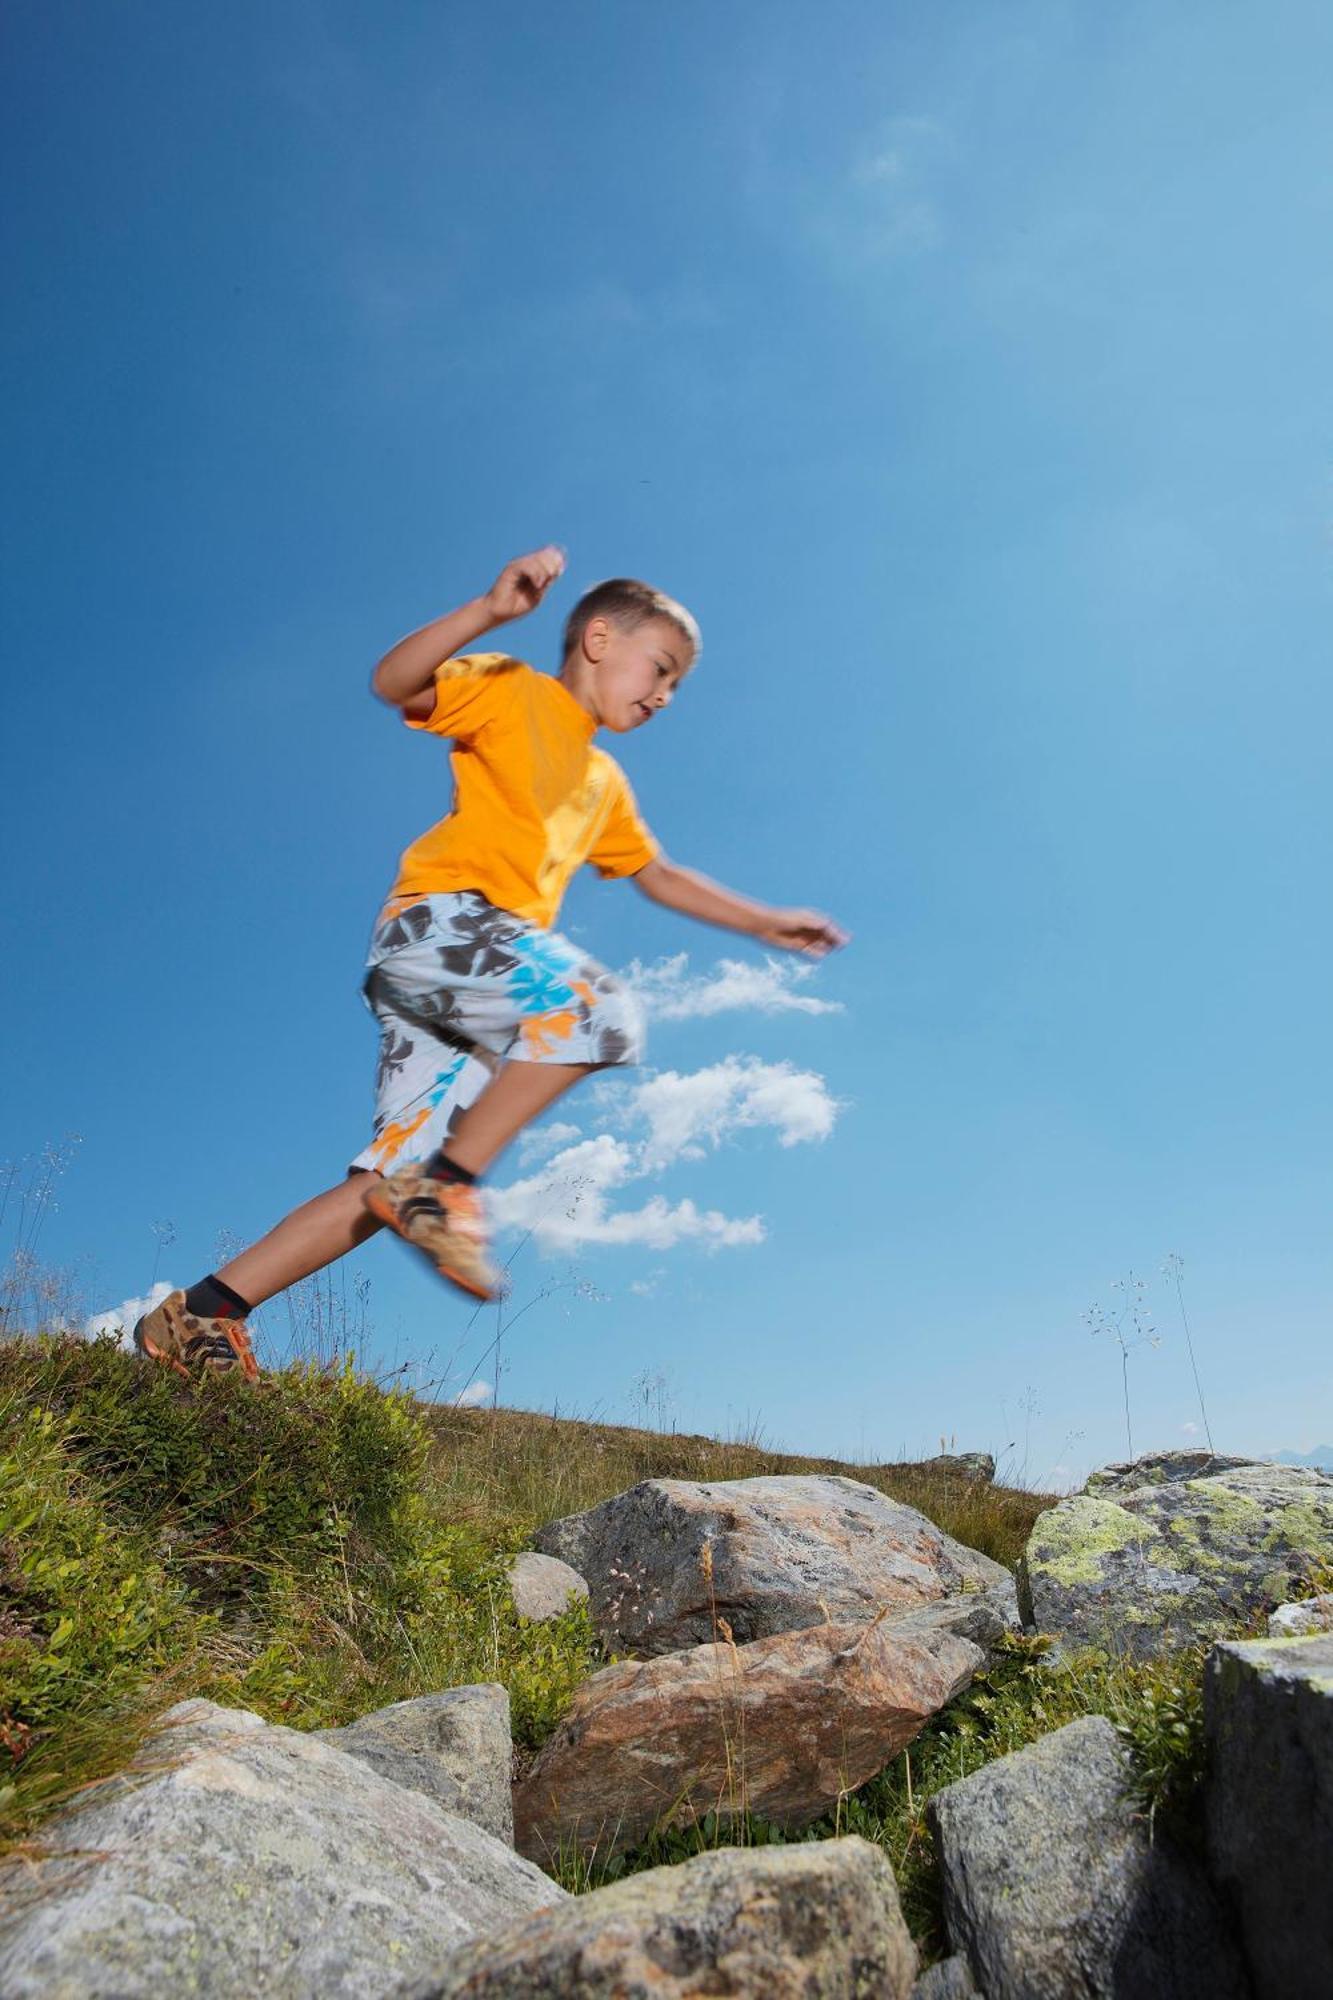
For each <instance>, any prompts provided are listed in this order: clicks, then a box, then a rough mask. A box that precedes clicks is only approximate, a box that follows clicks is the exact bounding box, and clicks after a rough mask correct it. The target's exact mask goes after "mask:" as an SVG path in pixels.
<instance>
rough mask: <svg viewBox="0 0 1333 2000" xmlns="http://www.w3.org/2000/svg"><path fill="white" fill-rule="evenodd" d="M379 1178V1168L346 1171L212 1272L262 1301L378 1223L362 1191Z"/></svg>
mask: <svg viewBox="0 0 1333 2000" xmlns="http://www.w3.org/2000/svg"><path fill="white" fill-rule="evenodd" d="M378 1179H379V1175H378V1174H364V1173H359V1174H349V1175H348V1177H347V1179H346V1180H345V1181H339V1183H338V1185H337V1186H336V1187H331V1188H326V1189H325V1191H324V1193H323V1194H317V1195H316V1196H315V1197H314V1200H313V1201H307V1202H303V1203H302V1204H301V1206H300V1208H294V1209H293V1210H292V1212H291V1214H290V1215H287V1216H284V1217H283V1219H282V1221H281V1222H280V1223H278V1224H277V1226H276V1227H275V1228H273V1229H270V1230H269V1232H268V1235H267V1236H261V1237H260V1239H259V1241H258V1243H252V1244H251V1246H250V1248H249V1249H248V1250H242V1252H241V1254H240V1256H239V1257H234V1258H233V1259H232V1261H231V1263H230V1264H224V1265H223V1266H222V1269H221V1270H220V1271H218V1272H216V1273H215V1274H214V1275H215V1276H216V1277H218V1278H220V1279H221V1280H222V1283H223V1284H224V1285H229V1286H230V1287H231V1289H232V1291H234V1292H239V1293H240V1295H241V1297H242V1298H243V1299H245V1300H246V1301H247V1302H248V1303H249V1304H250V1305H251V1306H262V1305H263V1303H264V1301H265V1299H271V1298H272V1297H273V1296H274V1294H275V1293H276V1292H282V1291H285V1290H286V1288H287V1286H288V1285H294V1284H296V1282H297V1280H298V1279H300V1278H308V1277H309V1276H310V1274H311V1272H312V1271H321V1270H323V1268H324V1266H325V1265H326V1264H332V1263H333V1262H334V1260H335V1259H336V1258H338V1257H345V1256H346V1255H347V1252H348V1251H349V1250H355V1249H356V1247H357V1245H358V1244H359V1243H364V1242H365V1241H366V1239H367V1237H370V1236H373V1235H374V1234H375V1231H376V1230H377V1229H382V1228H383V1226H384V1225H383V1224H382V1223H381V1222H380V1221H379V1219H378V1218H377V1217H376V1216H373V1215H372V1214H371V1213H370V1211H369V1209H368V1208H367V1207H366V1194H367V1191H368V1190H369V1187H370V1184H371V1182H372V1181H376V1180H378Z"/></svg>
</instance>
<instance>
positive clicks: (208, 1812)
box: [0, 1701, 565, 2000]
mask: <svg viewBox="0 0 1333 2000" xmlns="http://www.w3.org/2000/svg"><path fill="white" fill-rule="evenodd" d="M165 1721H166V1723H167V1725H168V1726H167V1727H166V1728H165V1729H164V1730H162V1731H161V1733H159V1734H158V1735H156V1736H155V1737H154V1738H153V1739H152V1740H151V1741H150V1742H149V1743H148V1744H146V1745H145V1747H144V1748H143V1749H142V1750H141V1751H140V1753H139V1754H138V1756H136V1757H135V1758H134V1760H133V1762H132V1763H131V1764H130V1766H129V1768H128V1770H127V1771H126V1772H125V1773H124V1774H123V1776H122V1777H120V1778H117V1779H113V1780H111V1781H110V1782H109V1783H107V1784H105V1785H101V1786H99V1787H98V1788H97V1790H96V1791H95V1792H93V1793H92V1794H91V1795H90V1796H89V1798H88V1800H87V1802H86V1803H85V1804H84V1805H82V1806H81V1807H80V1808H79V1809H78V1810H76V1811H73V1812H70V1813H66V1814H64V1815H62V1817H61V1818H59V1819H58V1820H56V1821H54V1822H53V1823H52V1824H51V1825H50V1826H49V1827H48V1828H47V1829H46V1839H47V1846H46V1849H45V1850H44V1851H43V1853H42V1854H41V1855H38V1856H32V1855H25V1857H24V1858H23V1859H22V1860H19V1861H15V1862H11V1863H10V1864H9V1865H8V1867H7V1868H5V1869H3V1870H0V1910H3V1912H4V1915H3V1919H2V1920H0V1993H3V1994H4V1995H5V2000H161V1996H163V1995H167V1994H196V1993H197V1994H205V1995H208V1996H209V2000H230V1996H235V1997H236V2000H250V1996H251V1995H254V1994H260V1993H262V1994H265V1995H269V1996H277V2000H315V1996H319V2000H368V1996H370V1997H371V2000H373V1996H376V1995H379V1994H384V1993H389V1992H392V1991H393V1990H394V1988H395V1987H397V1986H399V1985H401V1984H402V1983H403V1981H404V1980H405V1979H408V1978H410V1977H412V1976H414V1975H415V1974H417V1973H420V1972H424V1971H425V1970H427V1969H428V1968H429V1967H430V1966H431V1965H434V1964H436V1963H438V1961H439V1957H440V1953H441V1951H442V1949H445V1948H447V1947H448V1946H450V1945H452V1944H462V1943H465V1942H467V1941H468V1940H469V1939H470V1938H472V1937H475V1936H477V1935H479V1934H480V1933H483V1932H488V1931H491V1930H494V1929H496V1928H497V1927H498V1926H500V1925H503V1924H505V1923H508V1922H510V1921H511V1920H513V1919H515V1918H519V1917H525V1916H527V1915H529V1914H530V1913H531V1912H533V1911H536V1910H540V1909H545V1908H549V1907H550V1906H552V1905H553V1904H557V1903H562V1902H564V1901H565V1893H564V1891H563V1890H562V1889H560V1888H558V1887H557V1886H556V1884H555V1883H554V1882H552V1881H551V1880H550V1878H549V1877H548V1876H546V1875H543V1874H542V1872H541V1871H540V1869H538V1868H535V1867H533V1865H532V1864H531V1863H530V1862H527V1861H524V1860H522V1859H521V1858H520V1857H519V1856H518V1855H517V1854H515V1853H514V1851H513V1849H512V1848H509V1847H506V1846H504V1845H503V1844H502V1843H501V1842H500V1841H498V1840H495V1839H493V1838H492V1837H491V1836H490V1835H489V1834H487V1833H483V1832H482V1830H481V1829H480V1828H479V1827H476V1826H474V1825H472V1823H471V1822H470V1821H469V1820H465V1819H460V1818H458V1817H457V1816H456V1815H455V1814H453V1813H448V1812H445V1811H444V1810H443V1809H442V1808H441V1807H440V1806H438V1805H436V1804H434V1803H433V1802H432V1801H431V1800H430V1799H427V1798H424V1797H423V1796H422V1795H421V1793H420V1792H418V1791H407V1790H404V1789H403V1788H402V1787H401V1786H399V1785H395V1784H391V1783H390V1782H389V1781H388V1780H387V1779H385V1778H382V1777H380V1776H379V1775H378V1773H376V1772H375V1771H373V1770H371V1769H369V1768H368V1766H367V1765H366V1764H365V1763H363V1762H361V1761H359V1760H358V1759H357V1758H355V1757H348V1756H345V1755H344V1754H343V1753H342V1752H341V1751H339V1750H334V1749H331V1748H330V1747H329V1745H328V1744H327V1743H325V1742H321V1741H319V1739H318V1738H317V1737H315V1736H303V1735H300V1734H299V1733H298V1732H297V1731H295V1730H291V1729H270V1728H269V1727H268V1726H267V1725H266V1724H265V1723H263V1722H262V1721H261V1720H260V1718H259V1717H258V1716H257V1715H251V1714H249V1713H248V1712H246V1711H245V1710H243V1709H225V1708H219V1707H217V1706H216V1705H215V1704H214V1703H212V1702H202V1701H201V1702H185V1703H182V1704H181V1705H180V1706H179V1707H178V1708H175V1709H173V1710H172V1711H171V1712H170V1714H169V1715H168V1716H167V1717H166V1718H165Z"/></svg>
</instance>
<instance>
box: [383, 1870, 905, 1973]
mask: <svg viewBox="0 0 1333 2000" xmlns="http://www.w3.org/2000/svg"><path fill="white" fill-rule="evenodd" d="M915 1968H916V1950H915V1948H914V1946H913V1944H912V1940H911V1938H910V1937H909V1936H908V1932H907V1926H906V1924H905V1923H904V1922H903V1918H902V1912H901V1911H900V1909H899V1907H898V1892H897V1889H896V1887H895V1885H894V1880H893V1870H892V1869H891V1868H890V1866H889V1863H888V1861H887V1860H886V1858H885V1856H884V1855H883V1853H882V1852H881V1851H880V1850H879V1848H877V1847H872V1846H871V1845H870V1843H869V1842H868V1841H864V1840H860V1839H857V1838H856V1837H855V1836H854V1835H853V1836H850V1837H848V1838H846V1839H843V1840H829V1841H819V1842H816V1843H812V1844H809V1845H806V1844H802V1845H799V1846H793V1847H766V1848H739V1847H731V1848H720V1849H718V1850H717V1851H716V1852H714V1853H711V1854H701V1855H699V1856H697V1858H696V1859H695V1860H693V1861H685V1862H682V1863H680V1864H678V1865H677V1866H675V1867H672V1868H652V1869H649V1870H647V1871H646V1872H645V1873H644V1874H641V1875H632V1876H630V1877H629V1878H628V1880H626V1881H623V1882H616V1883H614V1884H613V1885H612V1886H611V1887H610V1888H609V1889H598V1890H595V1891H594V1892H593V1894H592V1895H590V1896H578V1897H576V1898H575V1899H574V1900H573V1901H572V1902H568V1903H564V1904H562V1905H561V1906H560V1908H559V1909H558V1910H551V1911H548V1912H547V1913H546V1914H544V1915H542V1916H537V1917H531V1918H529V1919H528V1920H527V1921H526V1922H524V1923H521V1924H516V1925H513V1926H511V1927H510V1928H509V1929H508V1930H507V1931H505V1932H503V1933H502V1934H500V1935H499V1936H497V1937H495V1938H490V1939H484V1940H479V1941H478V1942H477V1943H475V1944H470V1945H464V1946H463V1947H462V1948H461V1950H459V1951H457V1952H455V1953H454V1954H453V1955H452V1956H451V1957H450V1958H449V1959H448V1960H447V1961H446V1963H445V1964H444V1965H443V1966H442V1967H441V1969H440V1971H439V1972H438V1973H437V1974H436V1975H434V1976H433V1977H431V1978H429V1979H427V1980H424V1981H422V1982H420V1983H419V1984H417V1985H415V1986H413V1987H412V1988H411V1989H410V1990H409V1993H407V1994H404V1996H403V2000H628V1997H629V1996H633V2000H659V1996H660V2000H670V1996H671V1995H679V1996H680V2000H685V1996H687V1995H689V1996H691V2000H695V1996H698V1995H702V1994H708V1993H713V1994H733V1995H752V1996H753V2000H869V1996H872V1995H873V1996H874V2000H906V1996H907V1993H908V1990H909V1988H910V1987H911V1983H912V1974H913V1972H914V1970H915Z"/></svg>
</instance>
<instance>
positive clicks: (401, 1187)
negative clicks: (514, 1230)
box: [366, 1166, 501, 1299]
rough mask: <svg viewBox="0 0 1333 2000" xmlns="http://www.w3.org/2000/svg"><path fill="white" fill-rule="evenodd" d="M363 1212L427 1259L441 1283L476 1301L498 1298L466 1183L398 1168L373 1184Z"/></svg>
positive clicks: (482, 1226)
mask: <svg viewBox="0 0 1333 2000" xmlns="http://www.w3.org/2000/svg"><path fill="white" fill-rule="evenodd" d="M366 1207H367V1208H368V1209H369V1210H370V1212H371V1214H372V1215H377V1216H378V1217H379V1219H380V1221H381V1222H387V1223H388V1225H389V1227H390V1229H394V1230H396V1231H397V1232H398V1234H399V1235H400V1236H401V1237H402V1238H403V1241H404V1242H405V1243H411V1244H413V1245H415V1247H416V1248H417V1249H418V1250H420V1251H421V1252H422V1253H423V1255H425V1256H427V1257H429V1259H430V1261H431V1263H432V1264H433V1265H434V1266H435V1268H436V1270H437V1271H438V1272H439V1274H440V1276H441V1277H442V1278H448V1280H449V1282H450V1283H451V1284H454V1285H457V1286H458V1287H459V1288H460V1289H461V1290H462V1291H465V1292H470V1293H471V1294H472V1296H473V1298H474V1299H493V1298H498V1297H499V1294H500V1291H501V1284H500V1274H499V1272H498V1271H497V1270H496V1268H495V1266H494V1265H493V1264H492V1262H491V1260H490V1255H489V1247H490V1246H489V1244H488V1242H487V1239H486V1223H485V1219H484V1217H483V1215H482V1212H481V1197H480V1196H479V1195H478V1193H477V1190H476V1188H475V1187H473V1186H472V1185H471V1183H470V1182H468V1181H442V1180H437V1179H436V1177H435V1175H434V1174H428V1173H427V1172H426V1169H425V1168H424V1167H418V1166H410V1167H400V1168H399V1169H398V1172H397V1173H396V1174H390V1175H389V1176H388V1178H387V1180H382V1181H377V1182H376V1184H375V1186H374V1187H372V1188H371V1190H370V1192H369V1194H368V1195H367V1196H366Z"/></svg>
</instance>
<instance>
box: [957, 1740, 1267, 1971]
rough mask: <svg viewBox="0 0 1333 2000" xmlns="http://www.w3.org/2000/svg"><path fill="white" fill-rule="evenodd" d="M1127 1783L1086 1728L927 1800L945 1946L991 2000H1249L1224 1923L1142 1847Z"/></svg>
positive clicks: (1113, 1756) (1156, 1847)
mask: <svg viewBox="0 0 1333 2000" xmlns="http://www.w3.org/2000/svg"><path fill="white" fill-rule="evenodd" d="M1130 1775H1131V1774H1130V1768H1129V1760H1128V1756H1127V1753H1126V1751H1125V1749H1124V1747H1123V1745H1122V1744H1121V1742H1120V1739H1119V1737H1118V1736H1117V1734H1116V1731H1115V1730H1114V1729H1113V1728H1112V1726H1111V1724H1110V1723H1109V1722H1108V1721H1106V1719H1105V1717H1103V1716H1088V1717H1085V1718H1084V1719H1083V1720H1082V1721H1081V1722H1071V1723H1070V1724H1069V1725H1068V1726H1067V1727H1066V1728H1064V1729H1057V1730H1055V1731H1054V1732H1053V1733H1052V1734H1051V1735H1050V1736H1046V1737H1043V1738H1042V1740H1041V1741H1040V1742H1038V1743H1035V1744H1033V1745H1032V1746H1031V1748H1029V1749H1027V1750H1020V1751H1015V1752H1014V1753H1013V1754H1012V1755H1011V1756H1008V1757H1001V1758H1000V1759H999V1760H998V1761H997V1762H996V1763H994V1764H988V1765H987V1766H986V1767H985V1768H984V1769H983V1770H981V1771H977V1772H976V1773H974V1775H973V1776H972V1777H970V1778H963V1779H961V1780H960V1781H959V1783H957V1784H955V1785H950V1786H949V1787H948V1788H947V1789H946V1790H944V1791H942V1792H939V1793H937V1794H936V1796H935V1798H934V1799H933V1800H932V1801H931V1804H930V1806H929V1808H928V1813H929V1819H930V1825H931V1829H932V1831H933V1833H934V1836H935V1851H936V1855H937V1857H938V1861H939V1867H940V1876H941V1882H942V1886H943V1892H944V1915H945V1922H946V1925H947V1928H948V1933H949V1938H950V1941H951V1942H952V1943H953V1945H954V1946H955V1948H957V1949H958V1950H960V1951H961V1952H962V1953H963V1955H964V1956H965V1957H966V1959H967V1961H968V1963H969V1965H970V1966H971V1967H972V1968H973V1971H974V1973H975V1976H976V1978H977V1981H978V1983H979V1984H980V1985H981V1987H982V1988H983V1989H984V1991H985V1993H986V1994H987V1996H988V2000H1246V1996H1247V1995H1248V1991H1249V1989H1248V1984H1247V1981H1246V1978H1245V1974H1244V1970H1243V1968H1242V1965H1241V1962H1240V1958H1239V1953H1238V1950H1237V1947H1236V1944H1235V1941H1234V1940H1233V1938H1232V1936H1231V1933H1230V1930H1229V1926H1228V1922H1227V1918H1226V1916H1225V1913H1224V1912H1223V1910H1222V1909H1221V1907H1220V1905H1219V1903H1218V1901H1217V1898H1216V1897H1215V1895H1214V1893H1213V1891H1212V1890H1211V1888H1210V1887H1209V1885H1208V1882H1207V1880H1206V1879H1205V1877H1204V1875H1203V1873H1202V1871H1201V1870H1200V1869H1199V1868H1198V1866H1197V1864H1195V1863H1194V1862H1193V1861H1191V1860H1190V1859H1188V1858H1187V1857H1185V1856H1184V1855H1182V1854H1180V1853H1178V1852H1176V1851H1175V1850H1174V1849H1172V1848H1171V1847H1169V1846H1167V1845H1166V1843H1165V1842H1164V1841H1162V1840H1161V1839H1160V1838H1159V1839H1158V1841H1157V1842H1156V1844H1154V1843H1152V1842H1150V1840H1149V1838H1148V1832H1147V1828H1146V1826H1145V1825H1144V1823H1143V1819H1142V1817H1141V1815H1139V1814H1138V1813H1137V1812H1136V1810H1135V1806H1134V1802H1133V1798H1132V1794H1131V1790H1130Z"/></svg>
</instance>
